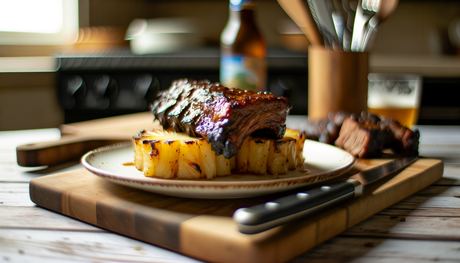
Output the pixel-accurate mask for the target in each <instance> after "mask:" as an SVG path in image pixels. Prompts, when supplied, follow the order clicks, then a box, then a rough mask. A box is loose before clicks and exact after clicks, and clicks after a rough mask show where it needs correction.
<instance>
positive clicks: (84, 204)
mask: <svg viewBox="0 0 460 263" xmlns="http://www.w3.org/2000/svg"><path fill="white" fill-rule="evenodd" d="M385 161H386V160H381V161H380V162H381V163H382V162H385ZM376 163H378V162H376V161H375V160H362V161H360V162H357V164H356V166H355V167H354V170H353V171H355V172H358V171H360V170H363V169H364V170H365V169H369V168H371V167H373V166H375V165H376ZM442 171H443V164H442V162H441V161H439V160H434V159H419V160H418V161H417V162H415V163H414V164H412V165H411V166H409V167H408V168H406V169H405V170H403V171H402V172H401V173H399V174H398V175H396V176H394V177H393V178H391V179H389V180H387V181H385V182H382V183H380V184H378V185H376V186H373V187H372V186H371V187H370V188H365V192H364V196H363V197H362V198H359V199H356V200H353V201H351V202H349V203H346V204H344V205H342V206H338V207H336V208H333V209H330V210H328V211H325V212H324V213H319V214H317V215H315V216H313V217H311V218H307V219H304V220H300V221H297V222H293V223H290V224H286V225H283V226H280V227H277V228H274V229H271V230H269V231H266V232H263V233H260V234H256V235H244V234H241V233H239V232H238V230H237V227H236V224H235V223H234V222H233V220H232V218H231V215H232V214H233V212H234V211H235V210H236V209H237V208H240V207H245V206H251V205H254V204H259V203H262V202H266V201H269V200H272V198H274V197H273V196H268V197H259V198H248V199H236V200H196V199H185V198H175V197H168V196H163V195H158V194H153V193H147V192H144V191H141V190H136V189H132V188H128V187H124V186H120V185H117V184H113V183H110V182H108V181H106V180H104V179H102V178H99V177H97V176H95V175H93V174H91V173H90V172H88V171H86V170H85V169H77V170H73V171H67V172H64V173H58V174H54V175H48V176H44V177H40V178H36V179H33V180H32V181H31V183H30V196H31V199H32V200H33V201H34V202H35V203H36V204H38V205H40V206H43V207H45V208H48V209H51V210H53V211H56V212H58V213H62V214H64V215H68V216H71V217H74V218H77V219H79V220H82V221H84V222H88V223H90V224H93V225H96V226H99V227H101V228H104V229H107V230H110V231H113V232H116V233H120V234H123V235H126V236H128V237H133V238H136V239H139V240H142V241H145V242H148V243H151V244H155V245H159V246H162V247H166V248H168V249H172V250H174V251H177V252H180V253H183V254H185V255H188V256H191V257H194V258H197V259H201V260H205V261H212V262H217V261H218V262H235V260H238V262H284V261H287V260H289V259H292V258H293V257H295V256H297V255H299V254H301V253H303V252H305V251H306V250H308V249H310V248H312V247H314V246H316V245H318V244H320V243H322V242H324V241H326V240H328V239H330V238H332V237H334V236H336V235H337V234H339V233H341V232H343V231H345V230H346V229H347V228H350V227H352V226H353V225H355V224H357V223H359V222H361V221H362V220H364V219H366V218H367V217H370V216H371V215H373V214H375V213H377V212H379V211H380V210H382V209H384V208H386V207H388V206H390V205H392V204H394V203H396V202H398V201H400V200H401V199H403V198H405V197H407V196H408V195H410V194H412V193H415V192H417V191H419V190H421V189H423V188H424V187H426V186H428V185H429V184H431V183H433V182H435V181H437V180H438V179H439V178H440V177H441V175H442ZM422 197H423V196H422ZM439 198H442V197H439ZM229 247H231V249H229Z"/></svg>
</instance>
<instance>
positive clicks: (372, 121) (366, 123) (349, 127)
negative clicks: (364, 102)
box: [335, 112, 420, 158]
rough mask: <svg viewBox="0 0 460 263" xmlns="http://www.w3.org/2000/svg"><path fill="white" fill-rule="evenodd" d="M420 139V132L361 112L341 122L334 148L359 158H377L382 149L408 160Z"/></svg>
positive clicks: (416, 151) (391, 119)
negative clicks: (339, 148) (407, 157)
mask: <svg viewBox="0 0 460 263" xmlns="http://www.w3.org/2000/svg"><path fill="white" fill-rule="evenodd" d="M419 137H420V134H419V131H412V130H410V129H408V128H406V127H404V126H402V125H401V124H400V123H399V122H397V121H395V120H394V119H393V118H385V117H378V116H376V115H373V114H370V113H366V112H363V113H362V114H361V116H353V115H351V116H350V117H348V118H347V119H345V120H344V121H343V123H342V126H341V129H340V133H339V137H338V138H337V140H336V141H335V145H337V146H339V147H342V148H343V149H345V150H346V151H347V152H349V153H351V154H352V155H354V156H358V157H359V158H372V157H379V156H381V155H382V150H384V149H391V150H393V151H394V152H395V153H397V154H402V155H407V156H409V155H418V147H419Z"/></svg>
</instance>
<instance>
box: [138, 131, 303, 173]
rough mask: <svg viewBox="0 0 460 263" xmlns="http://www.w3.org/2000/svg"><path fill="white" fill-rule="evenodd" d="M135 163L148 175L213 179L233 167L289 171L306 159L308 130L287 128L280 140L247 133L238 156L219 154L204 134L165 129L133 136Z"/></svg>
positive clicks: (248, 170)
mask: <svg viewBox="0 0 460 263" xmlns="http://www.w3.org/2000/svg"><path fill="white" fill-rule="evenodd" d="M133 139H134V146H135V147H134V164H135V167H136V168H137V169H138V170H139V171H141V172H143V173H144V175H145V176H148V177H158V178H165V179H173V178H178V179H201V178H206V179H213V178H215V177H216V176H225V175H230V174H231V173H232V171H235V172H240V173H252V174H267V173H268V174H273V175H276V174H285V173H287V171H288V170H294V169H295V168H296V167H298V166H300V165H302V164H303V162H304V158H303V154H302V152H303V145H304V142H305V133H300V132H298V131H295V130H290V129H287V131H286V134H285V136H284V138H282V139H279V140H273V139H263V138H254V137H247V138H246V139H245V140H244V142H243V145H242V146H241V148H240V150H239V151H238V153H237V154H236V156H234V157H232V158H230V159H225V157H224V156H223V155H218V156H216V155H215V153H214V152H213V151H212V150H211V144H209V143H207V142H206V140H205V139H203V138H194V137H190V136H188V135H186V134H183V133H176V132H168V131H163V130H154V131H141V132H139V133H138V134H137V135H135V136H133Z"/></svg>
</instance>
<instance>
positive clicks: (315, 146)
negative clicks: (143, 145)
mask: <svg viewBox="0 0 460 263" xmlns="http://www.w3.org/2000/svg"><path fill="white" fill-rule="evenodd" d="M304 157H305V163H304V164H303V166H302V167H299V168H298V169H297V170H294V171H289V172H288V173H287V174H285V175H276V176H274V175H263V176H261V175H245V174H235V175H231V176H225V177H218V178H217V179H214V180H205V179H203V180H180V179H175V180H173V179H159V178H152V177H145V176H144V175H143V174H142V173H141V172H140V171H138V170H137V169H136V168H135V167H134V166H132V165H126V164H127V163H132V162H133V160H134V147H133V145H132V144H131V143H125V144H115V145H111V146H107V147H102V148H99V149H96V150H93V151H90V152H88V153H87V154H85V155H84V156H83V157H82V160H81V161H82V164H83V166H84V167H85V168H86V169H88V170H89V171H91V172H92V173H94V174H96V175H97V176H100V177H102V178H104V179H107V180H109V181H111V182H114V183H117V184H121V185H125V186H129V187H134V188H138V189H142V190H145V191H150V192H154V193H158V194H165V195H171V196H178V197H189V198H220V199H222V198H244V197H253V196H260V195H266V194H271V193H276V192H281V191H287V190H291V189H294V188H298V187H302V186H306V185H310V184H314V183H318V182H323V181H327V180H330V179H332V178H335V177H337V176H340V175H342V174H343V173H345V172H347V171H348V170H349V169H350V168H351V167H352V165H353V163H354V162H355V159H354V157H353V156H351V155H350V154H349V153H347V152H346V151H344V150H342V149H340V148H337V147H334V146H332V145H328V144H323V143H319V142H315V141H310V140H306V141H305V146H304Z"/></svg>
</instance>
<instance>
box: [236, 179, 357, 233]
mask: <svg viewBox="0 0 460 263" xmlns="http://www.w3.org/2000/svg"><path fill="white" fill-rule="evenodd" d="M361 192H362V185H361V184H360V183H359V182H358V181H357V180H353V179H348V180H347V181H341V182H336V183H333V184H329V185H323V186H321V187H318V188H313V189H310V190H307V191H302V192H298V193H297V194H293V195H289V196H285V197H282V198H279V199H276V200H274V201H269V202H266V203H264V204H260V205H256V206H252V207H248V208H240V209H238V210H236V211H235V213H234V214H233V219H234V220H235V222H236V223H237V225H238V230H239V231H240V232H241V233H244V234H255V233H259V232H262V231H265V230H268V229H271V228H273V227H276V226H279V225H282V224H285V223H287V222H289V221H292V220H295V219H298V218H300V217H304V216H307V215H310V214H312V213H315V212H318V211H321V210H324V209H326V208H328V207H331V206H334V205H337V204H339V203H343V202H345V201H347V200H350V199H353V198H355V197H358V196H359V195H361Z"/></svg>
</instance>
